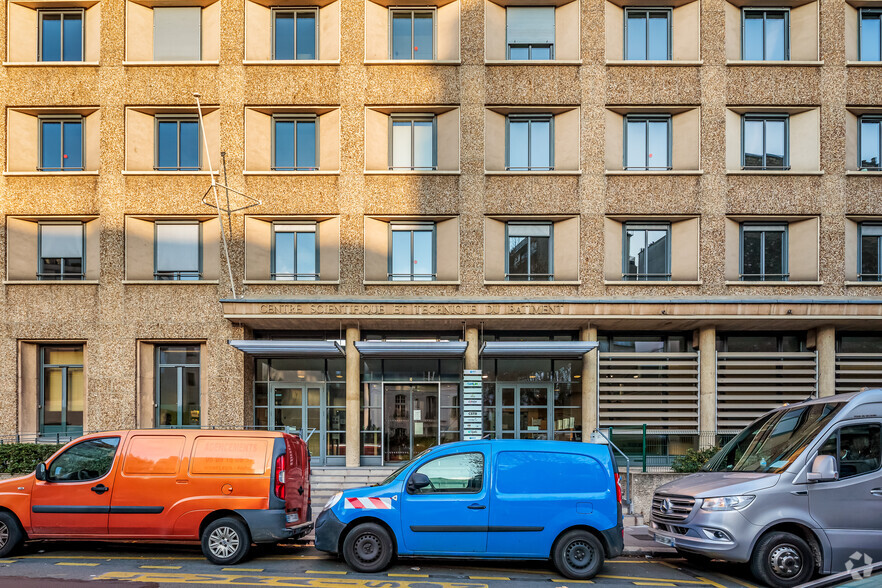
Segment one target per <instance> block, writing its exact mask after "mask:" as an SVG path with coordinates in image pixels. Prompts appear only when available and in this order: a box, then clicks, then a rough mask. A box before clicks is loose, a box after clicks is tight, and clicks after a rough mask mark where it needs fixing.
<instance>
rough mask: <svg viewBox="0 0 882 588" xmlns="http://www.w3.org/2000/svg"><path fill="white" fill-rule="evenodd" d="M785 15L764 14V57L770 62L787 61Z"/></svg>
mask: <svg viewBox="0 0 882 588" xmlns="http://www.w3.org/2000/svg"><path fill="white" fill-rule="evenodd" d="M786 24H787V15H786V13H784V12H767V13H766V55H765V58H766V59H767V60H771V61H781V60H784V59H787V46H786V42H787V39H786V33H785V29H786V26H785V25H786Z"/></svg>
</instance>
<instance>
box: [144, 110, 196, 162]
mask: <svg viewBox="0 0 882 588" xmlns="http://www.w3.org/2000/svg"><path fill="white" fill-rule="evenodd" d="M154 169H156V170H160V171H198V170H199V169H200V164H199V119H198V118H197V117H195V116H186V117H180V116H157V117H156V165H155V166H154Z"/></svg>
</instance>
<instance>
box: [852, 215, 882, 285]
mask: <svg viewBox="0 0 882 588" xmlns="http://www.w3.org/2000/svg"><path fill="white" fill-rule="evenodd" d="M859 230H860V233H859V234H860V250H859V252H858V258H859V261H858V278H859V279H860V280H862V281H867V282H878V281H882V266H880V260H882V225H878V224H872V223H861V224H860V227H859Z"/></svg>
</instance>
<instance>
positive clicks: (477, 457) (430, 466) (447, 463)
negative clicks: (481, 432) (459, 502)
mask: <svg viewBox="0 0 882 588" xmlns="http://www.w3.org/2000/svg"><path fill="white" fill-rule="evenodd" d="M414 474H424V475H425V476H426V477H428V478H429V485H428V486H426V487H425V488H418V489H416V490H414V491H413V492H412V493H413V494H477V493H478V492H480V491H481V488H483V487H484V454H483V453H459V454H457V455H447V456H445V457H439V458H438V459H433V460H432V461H430V462H428V463H425V464H423V465H421V466H420V467H419V469H417V471H415V472H414ZM412 475H413V474H412Z"/></svg>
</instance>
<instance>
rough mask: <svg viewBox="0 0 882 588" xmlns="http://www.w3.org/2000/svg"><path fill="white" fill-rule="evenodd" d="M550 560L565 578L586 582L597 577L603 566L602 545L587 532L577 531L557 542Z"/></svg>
mask: <svg viewBox="0 0 882 588" xmlns="http://www.w3.org/2000/svg"><path fill="white" fill-rule="evenodd" d="M552 559H553V560H554V565H555V567H556V568H557V569H558V571H560V573H561V574H563V575H564V576H566V577H567V578H571V579H573V580H587V579H589V578H593V577H594V576H595V575H597V572H599V571H600V568H601V566H603V545H601V544H600V541H598V540H597V537H595V536H594V535H592V534H591V533H589V532H588V531H580V530H578V529H577V530H574V531H570V532H569V533H567V534H565V535H564V536H563V537H561V538H560V539H558V540H557V542H556V543H555V545H554V553H553V554H552Z"/></svg>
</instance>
